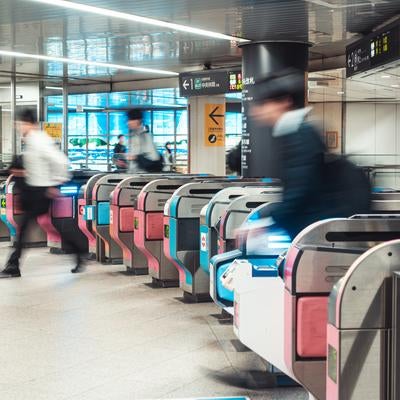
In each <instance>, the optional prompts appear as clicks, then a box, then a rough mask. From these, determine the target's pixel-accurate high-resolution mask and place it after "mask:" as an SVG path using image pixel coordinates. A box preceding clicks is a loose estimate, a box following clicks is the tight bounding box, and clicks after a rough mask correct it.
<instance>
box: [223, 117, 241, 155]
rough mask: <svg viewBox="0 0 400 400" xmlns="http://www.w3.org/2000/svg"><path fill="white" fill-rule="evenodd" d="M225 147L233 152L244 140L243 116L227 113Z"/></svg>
mask: <svg viewBox="0 0 400 400" xmlns="http://www.w3.org/2000/svg"><path fill="white" fill-rule="evenodd" d="M225 134H226V137H225V139H226V140H225V147H226V149H227V150H231V149H232V148H233V147H235V146H236V145H237V144H238V143H239V142H240V139H241V138H242V114H241V113H232V112H227V113H226V114H225Z"/></svg>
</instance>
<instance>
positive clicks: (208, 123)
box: [189, 96, 226, 175]
mask: <svg viewBox="0 0 400 400" xmlns="http://www.w3.org/2000/svg"><path fill="white" fill-rule="evenodd" d="M189 109H190V119H189V124H190V126H189V172H190V173H192V174H200V173H208V174H213V175H225V173H226V161H225V96H198V97H191V98H190V99H189ZM210 114H211V116H210ZM213 135H215V137H214V136H213Z"/></svg>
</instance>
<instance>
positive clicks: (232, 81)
mask: <svg viewBox="0 0 400 400" xmlns="http://www.w3.org/2000/svg"><path fill="white" fill-rule="evenodd" d="M242 85H243V81H242V71H241V70H240V69H234V70H226V69H223V70H211V71H199V72H192V73H184V74H180V75H179V91H180V95H181V97H189V96H207V95H213V94H225V93H234V92H240V91H241V90H242Z"/></svg>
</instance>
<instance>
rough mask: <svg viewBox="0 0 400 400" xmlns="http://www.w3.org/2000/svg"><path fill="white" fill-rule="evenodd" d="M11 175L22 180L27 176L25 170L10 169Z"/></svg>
mask: <svg viewBox="0 0 400 400" xmlns="http://www.w3.org/2000/svg"><path fill="white" fill-rule="evenodd" d="M10 174H11V175H14V176H15V177H17V178H22V177H24V176H25V170H24V169H17V168H11V169H10Z"/></svg>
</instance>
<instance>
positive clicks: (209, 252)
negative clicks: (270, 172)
mask: <svg viewBox="0 0 400 400" xmlns="http://www.w3.org/2000/svg"><path fill="white" fill-rule="evenodd" d="M265 186H266V184H265V183H262V182H260V183H259V184H256V183H254V184H252V185H251V186H249V187H231V188H226V189H223V190H221V191H220V192H218V193H217V194H216V195H215V196H214V197H213V198H212V199H211V201H210V202H209V203H208V204H206V205H205V206H204V207H203V209H202V210H201V213H200V267H201V268H202V269H203V270H204V271H205V272H206V273H207V274H209V273H210V260H211V258H212V257H213V256H215V255H216V254H218V236H219V235H218V229H219V227H218V226H219V224H220V221H221V218H222V216H223V215H224V213H225V212H226V210H227V208H228V206H229V205H230V204H231V203H232V202H233V201H234V200H235V199H237V198H238V197H241V196H243V195H248V194H258V193H261V192H263V191H264V190H265ZM269 190H271V191H275V190H276V192H277V193H279V191H280V190H279V189H278V188H276V189H272V188H270V189H269Z"/></svg>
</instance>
